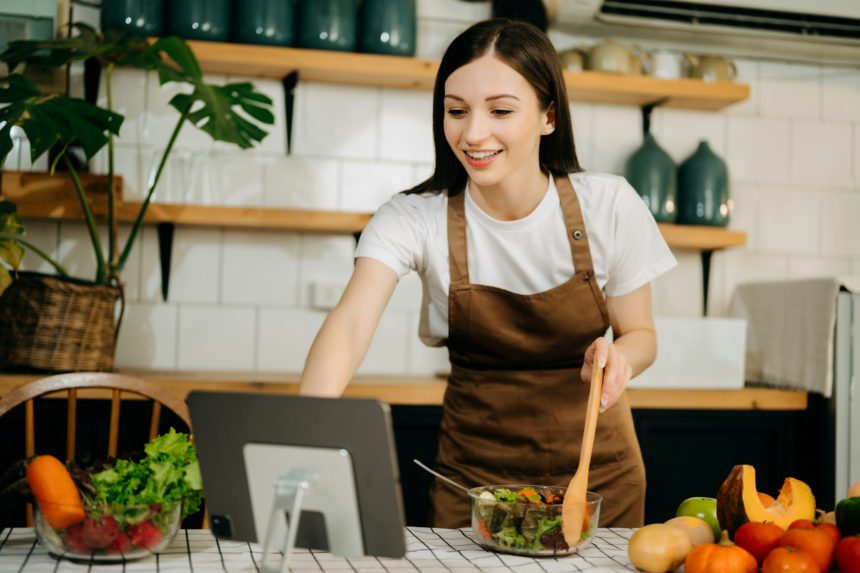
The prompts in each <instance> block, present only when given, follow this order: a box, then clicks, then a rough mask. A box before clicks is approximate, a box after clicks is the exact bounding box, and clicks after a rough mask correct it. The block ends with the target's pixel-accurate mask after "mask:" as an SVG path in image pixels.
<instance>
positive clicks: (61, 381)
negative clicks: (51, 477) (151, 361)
mask: <svg viewBox="0 0 860 573" xmlns="http://www.w3.org/2000/svg"><path fill="white" fill-rule="evenodd" d="M85 388H102V389H106V390H110V392H111V398H110V400H111V411H110V432H109V435H108V451H107V455H108V457H115V456H116V454H117V440H118V438H119V415H120V402H121V399H122V394H123V393H125V392H127V393H131V394H137V395H139V396H143V397H145V398H149V399H151V400H152V413H151V416H150V422H149V439H150V440H151V439H152V438H154V437H155V436H156V435H157V434H158V426H159V422H160V420H161V408H162V406H165V407H167V408H168V409H169V410H171V411H173V413H175V414H176V415H177V416H178V417H179V418H180V419H181V420H182V421H183V422H185V423H186V424H187V425H188V427H189V428H190V427H191V418H190V416H189V415H188V406H187V405H186V403H185V400H184V399H182V398H180V397H178V396H177V395H175V394H172V393H170V392H169V391H167V390H165V389H164V388H162V387H160V386H158V385H156V384H155V383H153V382H150V381H147V380H141V379H140V378H134V377H132V376H125V375H122V374H111V373H104V372H71V373H68V374H58V375H56V376H49V377H47V378H41V379H39V380H34V381H32V382H28V383H27V384H24V385H22V386H19V387H18V388H15V389H14V390H12V391H11V392H9V393H8V394H6V395H5V396H3V397H2V398H0V416H2V415H4V414H6V413H7V412H9V411H10V410H11V409H12V408H15V407H16V406H19V405H20V404H22V403H23V404H24V408H25V410H24V426H25V445H24V449H25V455H26V457H28V458H29V457H31V456H34V455H35V454H36V430H35V425H36V423H35V411H34V407H33V400H34V399H35V398H38V397H40V396H44V395H46V394H52V393H56V392H66V394H67V397H68V406H67V421H66V460H67V461H68V460H73V459H74V458H75V445H76V440H75V435H76V433H77V400H78V390H80V389H85ZM28 509H29V508H28ZM27 522H28V524H29V525H32V514H31V512H30V511H28V512H27Z"/></svg>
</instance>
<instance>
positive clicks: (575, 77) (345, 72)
mask: <svg viewBox="0 0 860 573" xmlns="http://www.w3.org/2000/svg"><path fill="white" fill-rule="evenodd" d="M188 44H189V46H191V49H192V50H193V51H194V54H195V55H196V56H197V60H198V61H199V62H200V66H201V67H202V68H203V70H204V71H206V72H209V73H216V74H227V75H236V76H251V77H264V78H276V79H282V78H284V77H286V76H287V75H289V74H291V73H293V72H297V73H298V76H299V79H301V80H307V81H315V82H328V83H338V84H352V85H361V86H382V87H392V88H406V89H420V90H432V89H433V82H434V80H435V78H436V71H437V70H438V68H439V62H437V61H432V60H419V59H416V58H404V57H399V56H381V55H375V54H356V53H353V52H335V51H326V50H305V49H299V48H282V47H273V46H253V45H249V44H230V43H221V42H201V41H189V42H188ZM564 78H565V82H566V83H567V89H568V96H569V97H570V99H571V100H572V101H582V102H592V103H611V104H622V105H635V106H640V107H641V106H646V105H653V104H657V105H662V106H666V107H675V108H684V109H698V110H712V111H714V110H719V109H722V108H724V107H726V106H728V105H731V104H733V103H737V102H740V101H743V100H745V99H747V98H748V97H749V86H747V85H745V84H733V83H706V82H704V81H702V80H696V79H686V78H685V79H677V80H665V79H659V78H654V77H651V76H630V75H619V74H609V73H603V72H588V71H586V72H564Z"/></svg>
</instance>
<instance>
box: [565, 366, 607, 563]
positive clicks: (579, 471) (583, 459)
mask: <svg viewBox="0 0 860 573" xmlns="http://www.w3.org/2000/svg"><path fill="white" fill-rule="evenodd" d="M602 391H603V368H600V367H598V366H597V363H596V362H595V364H594V367H593V368H592V371H591V389H590V390H589V391H588V403H587V404H586V410H585V428H584V429H583V433H582V447H581V448H580V450H579V466H577V468H576V473H575V474H573V477H572V478H571V479H570V483H569V484H568V485H567V492H566V493H565V495H564V503H563V504H562V506H561V519H562V530H563V531H564V541H565V542H566V543H567V544H568V546H570V547H575V546H576V545H578V544H579V537H580V535H581V534H582V520H583V518H584V517H585V501H586V496H585V494H586V491H587V490H588V466H589V464H590V463H591V450H592V447H593V446H594V435H595V434H596V433H597V416H598V414H599V411H600V395H601V392H602Z"/></svg>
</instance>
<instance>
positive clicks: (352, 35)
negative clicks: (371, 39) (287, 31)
mask: <svg viewBox="0 0 860 573" xmlns="http://www.w3.org/2000/svg"><path fill="white" fill-rule="evenodd" d="M296 31H297V37H296V40H297V43H298V45H299V46H301V47H302V48H310V49H312V50H339V51H342V52H353V51H355V49H356V47H357V45H358V0H299V18H298V28H297V29H296Z"/></svg>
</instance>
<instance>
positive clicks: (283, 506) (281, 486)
mask: <svg viewBox="0 0 860 573" xmlns="http://www.w3.org/2000/svg"><path fill="white" fill-rule="evenodd" d="M315 481H316V475H315V474H313V473H312V472H309V471H307V470H301V469H293V470H290V471H289V472H287V473H286V474H284V475H283V476H281V477H280V478H278V479H276V480H275V482H274V484H273V487H274V488H275V497H274V499H273V500H272V511H271V513H270V514H269V525H268V527H266V537H265V542H264V544H263V561H262V563H260V571H261V572H262V573H276V572H277V571H280V573H285V572H286V571H287V570H288V566H289V561H290V554H291V553H292V551H293V547H295V544H296V532H297V531H298V530H299V518H300V517H301V515H302V498H303V497H304V495H305V492H306V491H307V490H308V489H310V488H312V487H313V484H314V482H315ZM287 511H289V515H290V517H289V518H288V517H287V513H286V512H287ZM281 520H283V521H281ZM282 523H283V524H284V525H285V526H286V535H283V534H281V535H283V540H284V544H283V546H282V547H281V549H282V550H283V557H282V558H281V565H280V567H277V566H269V565H268V560H269V557H270V556H271V555H272V554H273V553H275V552H276V551H275V549H276V547H275V544H276V543H277V542H278V537H280V535H279V532H280V531H282V527H281V524H282Z"/></svg>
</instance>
